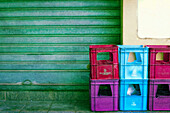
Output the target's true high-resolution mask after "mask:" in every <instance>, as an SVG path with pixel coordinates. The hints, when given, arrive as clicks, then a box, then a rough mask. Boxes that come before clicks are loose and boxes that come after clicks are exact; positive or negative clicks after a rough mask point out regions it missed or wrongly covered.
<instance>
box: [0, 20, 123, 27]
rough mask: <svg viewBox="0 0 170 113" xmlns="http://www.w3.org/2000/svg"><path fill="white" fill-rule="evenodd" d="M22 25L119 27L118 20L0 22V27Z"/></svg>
mask: <svg viewBox="0 0 170 113" xmlns="http://www.w3.org/2000/svg"><path fill="white" fill-rule="evenodd" d="M24 25H109V26H114V25H120V19H93V18H91V19H90V18H87V19H81V18H80V19H64V18H62V19H60V18H59V19H50V18H49V19H36V18H35V19H34V20H33V19H31V20H30V19H27V20H7V19H5V20H1V23H0V26H24Z"/></svg>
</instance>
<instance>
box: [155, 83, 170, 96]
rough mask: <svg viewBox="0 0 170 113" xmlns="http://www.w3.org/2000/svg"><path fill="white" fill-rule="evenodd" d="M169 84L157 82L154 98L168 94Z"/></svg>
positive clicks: (169, 93)
mask: <svg viewBox="0 0 170 113" xmlns="http://www.w3.org/2000/svg"><path fill="white" fill-rule="evenodd" d="M169 86H170V85H169V84H158V88H157V92H156V98H158V97H160V96H170V87H169Z"/></svg>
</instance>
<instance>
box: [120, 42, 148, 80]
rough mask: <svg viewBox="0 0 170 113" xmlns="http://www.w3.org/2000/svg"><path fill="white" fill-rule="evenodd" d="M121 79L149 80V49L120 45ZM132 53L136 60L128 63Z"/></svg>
mask: <svg viewBox="0 0 170 113" xmlns="http://www.w3.org/2000/svg"><path fill="white" fill-rule="evenodd" d="M118 46H119V49H118V51H119V52H118V53H119V54H118V55H119V77H120V79H148V55H149V48H148V47H143V45H118ZM130 53H133V54H134V55H135V57H136V60H134V61H133V62H128V59H129V57H130V56H129V55H130Z"/></svg>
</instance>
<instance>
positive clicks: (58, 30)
mask: <svg viewBox="0 0 170 113" xmlns="http://www.w3.org/2000/svg"><path fill="white" fill-rule="evenodd" d="M0 34H3V35H4V34H35V35H36V34H120V28H117V27H116V28H110V27H106V28H103V27H100V28H98V27H90V26H86V27H71V26H70V27H57V26H56V27H55V28H53V27H49V28H43V27H42V28H34V27H29V28H27V27H15V28H10V27H8V28H6V27H4V28H0Z"/></svg>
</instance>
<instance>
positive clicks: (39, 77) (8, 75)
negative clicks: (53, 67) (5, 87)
mask: <svg viewBox="0 0 170 113" xmlns="http://www.w3.org/2000/svg"><path fill="white" fill-rule="evenodd" d="M89 74H90V73H89V71H81V70H77V71H74V70H72V71H67V70H65V71H56V72H55V71H50V70H39V71H35V70H34V71H29V70H27V71H25V70H24V71H19V70H16V71H14V70H13V71H10V70H6V71H2V70H0V78H1V79H0V83H17V84H22V83H23V82H24V81H25V80H28V81H31V82H30V84H31V83H32V84H47V85H48V84H68V85H69V84H88V83H89Z"/></svg>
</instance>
